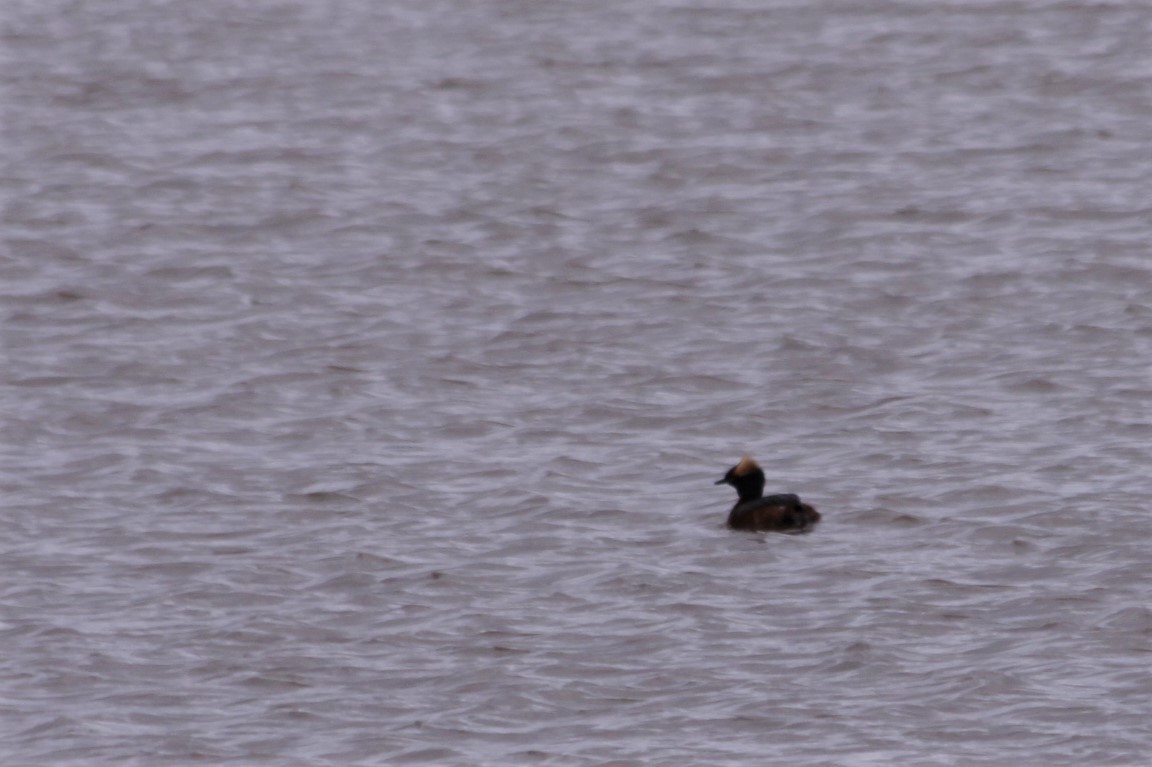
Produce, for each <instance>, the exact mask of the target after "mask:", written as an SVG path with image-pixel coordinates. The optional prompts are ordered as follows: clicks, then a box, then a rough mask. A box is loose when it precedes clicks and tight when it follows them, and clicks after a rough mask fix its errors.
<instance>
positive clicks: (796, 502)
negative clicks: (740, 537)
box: [716, 456, 820, 531]
mask: <svg viewBox="0 0 1152 767" xmlns="http://www.w3.org/2000/svg"><path fill="white" fill-rule="evenodd" d="M716 484H717V485H732V487H734V488H736V493H737V495H739V496H740V500H738V501H736V505H735V506H733V507H732V511H731V512H729V514H728V527H730V528H732V529H733V530H777V531H790V530H791V531H803V530H807V529H809V528H810V527H812V525H814V524H816V523H817V522H819V521H820V512H818V511H816V509H814V508H812V507H811V506H809V505H808V504H806V503H803V502H802V501H801V500H800V496H798V495H793V494H792V493H779V494H777V495H764V470H763V469H761V468H760V466H759V464H757V463H756V462H755V461H753V460H752V459H751V458H749V457H748V456H744V457H743V458H741V459H740V463H738V464H736V465H735V466H733V467H732V468H731V469H729V470H728V473H727V474H725V475H724V478H723V479H720V480H717V482H716Z"/></svg>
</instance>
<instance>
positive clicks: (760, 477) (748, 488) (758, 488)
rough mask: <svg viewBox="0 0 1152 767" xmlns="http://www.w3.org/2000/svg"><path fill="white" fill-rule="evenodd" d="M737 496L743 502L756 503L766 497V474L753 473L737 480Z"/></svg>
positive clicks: (760, 472)
mask: <svg viewBox="0 0 1152 767" xmlns="http://www.w3.org/2000/svg"><path fill="white" fill-rule="evenodd" d="M735 485H736V494H737V495H739V496H740V500H741V501H754V500H756V499H757V498H762V497H764V472H762V471H753V472H749V473H748V474H745V475H744V476H743V477H739V478H737V481H736V483H735Z"/></svg>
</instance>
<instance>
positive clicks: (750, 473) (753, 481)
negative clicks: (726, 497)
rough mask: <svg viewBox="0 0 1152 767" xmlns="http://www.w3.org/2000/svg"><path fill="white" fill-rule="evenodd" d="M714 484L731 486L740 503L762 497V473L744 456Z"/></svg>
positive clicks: (753, 462)
mask: <svg viewBox="0 0 1152 767" xmlns="http://www.w3.org/2000/svg"><path fill="white" fill-rule="evenodd" d="M716 484H717V485H732V487H734V488H736V493H737V494H738V495H739V496H740V500H742V501H747V500H751V499H753V498H759V497H760V496H762V495H764V471H763V470H762V469H761V468H760V466H759V465H758V464H757V463H756V462H755V461H753V460H752V459H751V458H749V457H748V456H744V457H743V458H741V459H740V463H738V464H736V465H735V466H733V467H732V468H731V469H729V470H728V473H727V474H725V475H724V478H723V479H719V480H717V481H716Z"/></svg>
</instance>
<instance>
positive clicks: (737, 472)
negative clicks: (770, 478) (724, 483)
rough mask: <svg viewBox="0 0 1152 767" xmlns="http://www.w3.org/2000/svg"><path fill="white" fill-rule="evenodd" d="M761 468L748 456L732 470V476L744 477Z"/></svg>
mask: <svg viewBox="0 0 1152 767" xmlns="http://www.w3.org/2000/svg"><path fill="white" fill-rule="evenodd" d="M759 468H760V466H759V465H758V464H757V463H756V462H755V461H753V460H752V459H751V458H749V457H748V456H744V457H743V458H741V459H740V463H738V464H736V466H735V467H733V469H732V474H733V475H734V476H737V477H743V476H744V475H745V474H749V473H751V472H753V471H757V470H758V469H759Z"/></svg>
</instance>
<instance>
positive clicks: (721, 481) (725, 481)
mask: <svg viewBox="0 0 1152 767" xmlns="http://www.w3.org/2000/svg"><path fill="white" fill-rule="evenodd" d="M712 484H714V485H727V484H728V478H727V477H721V478H720V479H718V480H716V481H715V482H713V483H712Z"/></svg>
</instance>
